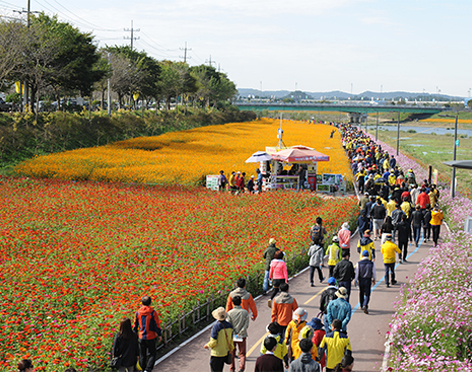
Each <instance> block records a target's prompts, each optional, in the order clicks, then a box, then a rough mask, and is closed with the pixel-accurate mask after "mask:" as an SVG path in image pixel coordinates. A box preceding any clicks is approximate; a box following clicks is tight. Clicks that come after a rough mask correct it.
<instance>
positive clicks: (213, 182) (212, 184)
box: [206, 174, 219, 191]
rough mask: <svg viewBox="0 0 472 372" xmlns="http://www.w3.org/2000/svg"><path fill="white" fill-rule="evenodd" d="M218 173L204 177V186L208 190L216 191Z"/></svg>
mask: <svg viewBox="0 0 472 372" xmlns="http://www.w3.org/2000/svg"><path fill="white" fill-rule="evenodd" d="M218 177H219V176H218V175H217V174H209V175H207V177H206V188H207V189H210V190H215V191H218Z"/></svg>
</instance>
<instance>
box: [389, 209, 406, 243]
mask: <svg viewBox="0 0 472 372" xmlns="http://www.w3.org/2000/svg"><path fill="white" fill-rule="evenodd" d="M391 216H392V225H393V234H392V235H393V240H395V237H396V234H397V229H398V224H399V223H400V222H401V220H402V216H406V215H405V213H404V212H403V211H402V209H401V208H400V204H398V203H397V204H395V210H394V211H393V212H392V215H391Z"/></svg>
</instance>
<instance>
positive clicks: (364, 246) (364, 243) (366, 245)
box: [357, 230, 375, 261]
mask: <svg viewBox="0 0 472 372" xmlns="http://www.w3.org/2000/svg"><path fill="white" fill-rule="evenodd" d="M363 251H367V252H369V260H371V261H375V244H374V242H373V241H372V239H371V238H370V230H366V231H365V232H364V236H363V237H362V238H361V239H360V240H359V242H358V243H357V252H358V253H359V254H360V255H361V257H360V258H361V259H362V252H363Z"/></svg>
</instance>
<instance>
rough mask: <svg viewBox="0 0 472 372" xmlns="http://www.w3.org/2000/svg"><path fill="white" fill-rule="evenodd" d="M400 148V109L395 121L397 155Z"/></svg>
mask: <svg viewBox="0 0 472 372" xmlns="http://www.w3.org/2000/svg"><path fill="white" fill-rule="evenodd" d="M399 149H400V111H398V121H397V156H398V151H399Z"/></svg>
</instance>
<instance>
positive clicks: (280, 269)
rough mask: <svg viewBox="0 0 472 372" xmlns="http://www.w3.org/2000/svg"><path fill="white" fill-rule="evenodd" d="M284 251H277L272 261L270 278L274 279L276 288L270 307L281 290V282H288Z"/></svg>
mask: <svg viewBox="0 0 472 372" xmlns="http://www.w3.org/2000/svg"><path fill="white" fill-rule="evenodd" d="M283 257H284V253H283V252H282V251H277V252H275V255H274V259H273V260H272V261H271V263H270V271H269V279H270V280H272V286H273V287H274V290H273V291H272V295H271V296H270V300H269V307H272V299H273V298H274V297H275V296H276V295H277V293H278V292H279V287H280V284H282V283H287V282H288V272H287V265H286V264H285V261H284V260H283Z"/></svg>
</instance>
